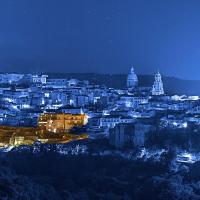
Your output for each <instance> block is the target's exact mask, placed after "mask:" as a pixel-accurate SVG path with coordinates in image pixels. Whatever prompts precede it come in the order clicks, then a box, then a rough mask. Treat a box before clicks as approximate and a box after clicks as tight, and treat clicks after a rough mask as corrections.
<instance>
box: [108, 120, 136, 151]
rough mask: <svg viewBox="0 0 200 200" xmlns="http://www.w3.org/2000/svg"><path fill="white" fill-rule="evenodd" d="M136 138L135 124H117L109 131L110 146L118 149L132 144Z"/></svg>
mask: <svg viewBox="0 0 200 200" xmlns="http://www.w3.org/2000/svg"><path fill="white" fill-rule="evenodd" d="M133 136H134V124H124V123H120V124H117V125H116V126H115V127H114V128H113V129H111V130H110V131H109V140H110V144H111V145H112V146H114V147H116V148H123V147H124V146H125V145H128V144H132V141H133Z"/></svg>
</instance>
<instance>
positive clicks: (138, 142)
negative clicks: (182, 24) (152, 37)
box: [0, 68, 200, 148]
mask: <svg viewBox="0 0 200 200" xmlns="http://www.w3.org/2000/svg"><path fill="white" fill-rule="evenodd" d="M152 84H153V85H152V87H140V86H139V84H138V78H137V75H136V74H135V72H134V69H133V68H132V69H131V72H130V74H128V77H127V86H126V87H124V89H117V88H108V87H106V86H102V85H96V84H93V83H90V82H89V81H87V80H81V81H80V80H76V79H67V78H64V77H63V78H56V76H55V77H49V76H48V75H33V74H17V73H7V74H6V73H3V74H0V102H1V104H0V125H7V126H35V125H36V124H37V120H38V117H39V116H40V115H41V114H43V113H70V114H87V116H88V124H87V132H88V134H89V135H91V136H93V137H96V136H101V135H104V136H107V137H109V139H110V143H111V144H112V145H114V146H115V147H119V148H122V147H124V146H126V145H134V146H144V145H145V142H146V141H147V140H148V136H149V134H151V133H152V132H154V131H156V130H158V129H169V130H174V129H175V130H176V129H177V130H181V129H187V128H189V127H190V128H191V127H192V128H194V129H195V128H197V129H198V126H200V99H199V97H198V96H190V97H188V96H177V95H174V96H168V95H166V94H165V93H164V87H163V82H162V77H161V74H160V73H159V72H158V73H156V75H155V81H154V83H152Z"/></svg>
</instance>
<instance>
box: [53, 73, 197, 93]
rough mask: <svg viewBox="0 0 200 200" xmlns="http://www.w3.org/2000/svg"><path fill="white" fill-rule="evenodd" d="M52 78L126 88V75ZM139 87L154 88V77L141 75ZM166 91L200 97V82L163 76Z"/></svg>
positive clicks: (76, 75) (60, 75) (75, 74)
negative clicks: (71, 79) (73, 79)
mask: <svg viewBox="0 0 200 200" xmlns="http://www.w3.org/2000/svg"><path fill="white" fill-rule="evenodd" d="M49 76H50V77H59V78H75V79H79V80H89V81H91V82H93V83H96V84H100V85H106V86H108V87H114V88H124V87H125V86H126V77H127V75H125V74H113V75H109V74H92V73H82V74H79V73H65V74H62V73H60V74H59V73H56V74H49ZM138 78H139V86H148V87H149V86H152V83H153V81H154V76H152V75H139V76H138ZM163 82H164V87H165V91H166V92H167V93H169V94H185V95H200V89H199V87H200V81H198V80H183V79H178V78H174V77H166V76H163Z"/></svg>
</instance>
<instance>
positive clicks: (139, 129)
mask: <svg viewBox="0 0 200 200" xmlns="http://www.w3.org/2000/svg"><path fill="white" fill-rule="evenodd" d="M153 130H154V127H153V126H152V125H147V124H140V123H138V124H136V125H135V133H134V138H133V143H134V146H137V147H142V146H144V145H145V141H146V140H147V139H148V136H149V133H150V132H151V131H153Z"/></svg>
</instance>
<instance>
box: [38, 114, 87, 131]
mask: <svg viewBox="0 0 200 200" xmlns="http://www.w3.org/2000/svg"><path fill="white" fill-rule="evenodd" d="M87 122H88V116H87V115H86V114H54V113H46V114H43V115H41V116H40V117H39V119H38V127H39V128H40V129H42V130H46V131H49V132H54V133H59V132H68V131H70V130H71V129H72V128H73V127H79V126H84V125H86V124H87Z"/></svg>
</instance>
